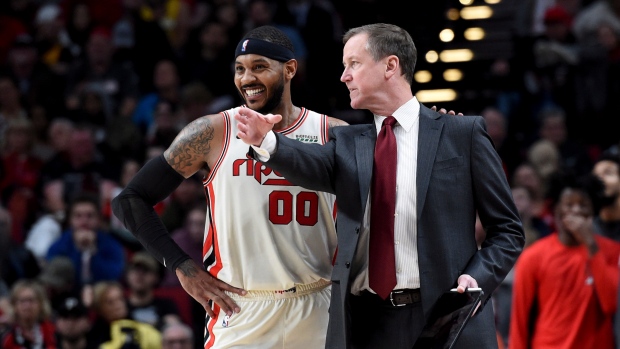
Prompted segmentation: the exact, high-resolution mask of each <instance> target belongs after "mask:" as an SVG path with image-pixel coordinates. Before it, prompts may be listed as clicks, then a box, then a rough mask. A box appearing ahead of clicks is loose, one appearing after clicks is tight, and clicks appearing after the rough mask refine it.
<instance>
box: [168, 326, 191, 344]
mask: <svg viewBox="0 0 620 349" xmlns="http://www.w3.org/2000/svg"><path fill="white" fill-rule="evenodd" d="M192 345H193V338H192V334H191V332H190V330H189V329H187V328H185V327H184V326H176V325H172V326H170V327H168V328H166V329H165V330H164V332H163V333H162V349H191V348H192Z"/></svg>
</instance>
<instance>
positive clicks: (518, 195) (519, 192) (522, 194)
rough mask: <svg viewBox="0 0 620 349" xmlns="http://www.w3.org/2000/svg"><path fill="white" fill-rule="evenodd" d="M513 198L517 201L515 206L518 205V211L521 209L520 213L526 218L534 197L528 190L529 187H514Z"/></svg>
mask: <svg viewBox="0 0 620 349" xmlns="http://www.w3.org/2000/svg"><path fill="white" fill-rule="evenodd" d="M512 198H513V200H514V202H515V206H517V211H519V215H521V218H524V219H525V218H526V217H529V216H530V210H531V206H532V197H531V196H530V192H529V191H528V190H527V188H525V187H514V188H512Z"/></svg>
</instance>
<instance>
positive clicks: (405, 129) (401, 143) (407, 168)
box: [351, 97, 420, 294]
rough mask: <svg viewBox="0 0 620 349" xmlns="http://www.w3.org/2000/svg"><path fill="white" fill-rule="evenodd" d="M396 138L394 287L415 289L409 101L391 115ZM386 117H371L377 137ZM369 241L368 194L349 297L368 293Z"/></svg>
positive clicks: (414, 106) (415, 113)
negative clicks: (365, 291) (393, 120)
mask: <svg viewBox="0 0 620 349" xmlns="http://www.w3.org/2000/svg"><path fill="white" fill-rule="evenodd" d="M392 116H393V117H394V118H395V119H396V121H397V123H396V125H394V127H393V130H394V136H395V137H396V152H397V160H396V163H397V165H396V166H397V168H396V212H395V214H394V253H395V257H396V287H394V289H402V288H419V287H420V271H419V268H418V244H417V224H416V222H417V213H416V212H417V211H416V192H417V190H416V171H417V164H418V133H419V130H420V103H419V102H418V100H417V99H416V98H415V97H413V98H412V99H411V100H409V101H408V102H407V103H405V104H404V105H402V106H401V107H400V108H398V109H397V110H396V111H395V112H394V114H393V115H392ZM386 117H387V116H382V115H375V126H376V128H377V134H378V133H379V131H380V130H381V125H382V124H383V119H385V118H386ZM369 238H370V194H369V197H368V201H367V204H366V212H365V213H364V220H363V222H362V227H361V229H360V237H359V242H358V247H357V253H356V255H355V259H354V261H353V265H352V266H351V268H352V269H351V273H352V274H353V275H354V278H355V279H354V281H353V284H352V285H351V293H353V294H358V293H359V292H360V291H362V290H366V289H367V290H370V287H369V286H368V241H369Z"/></svg>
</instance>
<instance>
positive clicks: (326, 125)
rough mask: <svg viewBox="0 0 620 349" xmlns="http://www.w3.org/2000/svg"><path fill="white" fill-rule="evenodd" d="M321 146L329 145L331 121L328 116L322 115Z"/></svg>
mask: <svg viewBox="0 0 620 349" xmlns="http://www.w3.org/2000/svg"><path fill="white" fill-rule="evenodd" d="M321 116H322V118H321V142H322V143H321V144H325V143H327V140H328V137H327V135H328V132H329V121H328V117H327V115H325V114H323V115H321Z"/></svg>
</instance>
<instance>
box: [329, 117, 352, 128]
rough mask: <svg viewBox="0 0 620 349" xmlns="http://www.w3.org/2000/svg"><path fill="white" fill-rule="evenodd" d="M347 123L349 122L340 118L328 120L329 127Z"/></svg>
mask: <svg viewBox="0 0 620 349" xmlns="http://www.w3.org/2000/svg"><path fill="white" fill-rule="evenodd" d="M346 125H348V123H346V122H345V121H343V120H340V119H335V118H329V119H328V121H327V126H328V127H329V128H332V127H336V126H346Z"/></svg>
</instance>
